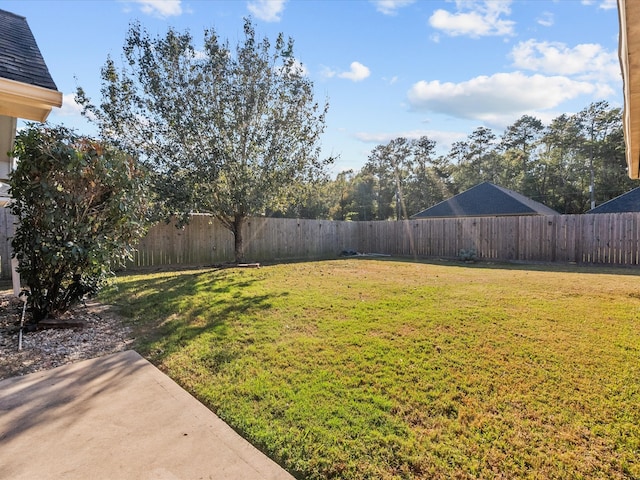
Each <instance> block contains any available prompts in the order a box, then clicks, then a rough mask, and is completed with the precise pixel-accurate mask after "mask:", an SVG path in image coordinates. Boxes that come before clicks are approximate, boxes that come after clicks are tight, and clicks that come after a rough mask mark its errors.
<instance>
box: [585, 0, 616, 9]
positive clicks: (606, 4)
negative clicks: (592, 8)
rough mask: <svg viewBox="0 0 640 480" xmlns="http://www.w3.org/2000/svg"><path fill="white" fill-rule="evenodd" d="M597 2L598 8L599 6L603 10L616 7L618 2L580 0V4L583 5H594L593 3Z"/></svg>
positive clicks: (612, 0) (613, 0)
mask: <svg viewBox="0 0 640 480" xmlns="http://www.w3.org/2000/svg"><path fill="white" fill-rule="evenodd" d="M596 3H597V4H598V8H601V9H603V10H611V9H612V8H618V3H617V0H599V1H597V2H596V0H582V4H583V5H587V6H588V5H594V4H596Z"/></svg>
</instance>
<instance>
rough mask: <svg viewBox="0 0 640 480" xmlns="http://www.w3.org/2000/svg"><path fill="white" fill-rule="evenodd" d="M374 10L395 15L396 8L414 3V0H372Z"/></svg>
mask: <svg viewBox="0 0 640 480" xmlns="http://www.w3.org/2000/svg"><path fill="white" fill-rule="evenodd" d="M373 3H374V5H375V6H376V10H377V11H379V12H380V13H383V14H385V15H397V13H398V10H399V9H400V8H402V7H406V6H409V5H411V4H412V3H415V0H373Z"/></svg>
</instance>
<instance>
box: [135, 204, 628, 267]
mask: <svg viewBox="0 0 640 480" xmlns="http://www.w3.org/2000/svg"><path fill="white" fill-rule="evenodd" d="M244 239H245V254H246V258H247V260H251V261H263V262H264V261H278V260H296V259H321V258H335V257H336V256H338V255H339V254H340V253H341V252H342V251H344V250H355V251H358V252H361V253H382V254H389V255H402V256H416V257H442V258H455V257H457V256H458V255H459V253H460V250H463V249H464V250H470V249H474V250H475V251H476V253H477V256H478V258H480V259H485V260H504V261H523V262H527V261H529V262H561V263H567V262H575V263H592V264H608V265H639V264H640V213H617V214H597V215H557V216H523V217H478V218H441V219H424V220H422V219H421V220H406V221H398V222H391V221H389V222H387V221H373V222H338V221H329V220H300V219H282V218H250V219H248V220H247V224H246V228H245V232H244ZM233 257H234V255H233V236H232V235H231V233H230V232H229V231H228V230H227V229H225V228H224V227H223V226H222V225H221V224H220V223H219V222H217V221H216V220H215V219H213V218H212V217H209V216H205V215H196V216H194V217H193V218H192V221H191V222H190V224H189V225H188V226H186V227H185V228H184V229H176V228H175V226H173V225H157V226H155V227H154V228H152V229H151V231H150V232H149V234H148V235H147V236H146V237H145V238H144V239H143V240H142V241H141V243H140V245H139V247H138V252H137V254H136V257H135V259H134V262H133V264H134V265H135V266H137V267H151V266H163V265H211V264H216V263H223V262H230V261H233Z"/></svg>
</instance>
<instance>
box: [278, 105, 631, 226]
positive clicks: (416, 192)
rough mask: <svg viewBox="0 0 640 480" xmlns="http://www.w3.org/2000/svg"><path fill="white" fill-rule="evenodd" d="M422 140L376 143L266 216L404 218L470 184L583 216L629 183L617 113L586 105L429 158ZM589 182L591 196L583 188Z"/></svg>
mask: <svg viewBox="0 0 640 480" xmlns="http://www.w3.org/2000/svg"><path fill="white" fill-rule="evenodd" d="M435 151H436V143H435V142H434V141H433V140H431V139H429V138H427V137H422V138H419V139H407V138H402V137H401V138H396V139H394V140H391V141H390V142H389V143H387V144H386V145H378V146H376V147H375V148H374V149H373V150H372V151H371V153H370V155H369V158H368V160H367V162H366V164H365V165H364V166H363V167H362V169H361V170H359V171H353V170H349V171H345V172H341V173H340V174H338V175H337V177H336V178H335V179H328V178H327V179H326V180H325V181H324V182H323V183H322V184H321V185H315V188H309V189H308V191H307V192H306V193H305V195H303V196H302V197H300V199H299V200H298V202H297V203H296V204H294V205H290V206H289V207H288V208H286V209H283V210H279V211H271V212H266V213H267V215H271V216H293V217H301V218H328V219H334V220H389V219H405V218H409V217H410V216H411V215H413V214H415V213H418V212H419V211H421V210H424V209H425V208H428V207H430V206H432V205H435V204H436V203H438V202H440V201H442V200H446V199H447V198H450V197H451V196H453V195H456V194H458V193H460V192H463V191H465V190H467V189H469V188H471V187H473V186H474V185H477V184H478V183H481V182H484V181H488V182H491V183H494V184H496V185H500V186H502V187H505V188H509V189H511V190H514V191H516V192H519V193H521V194H523V195H525V196H527V197H529V198H531V199H533V200H536V201H538V202H541V203H543V204H545V205H547V206H548V207H551V208H553V209H554V210H556V211H558V212H559V213H563V214H577V213H584V212H586V211H588V210H589V209H590V208H591V204H592V201H593V202H594V203H595V204H596V205H599V204H601V203H603V202H605V201H607V200H610V199H612V198H614V197H617V196H618V195H621V194H623V193H625V192H627V191H629V190H631V189H633V188H635V187H636V186H638V184H637V182H634V181H632V180H631V179H629V177H628V175H627V166H626V159H625V144H624V136H623V129H622V111H621V109H620V108H611V107H610V106H609V104H608V103H607V102H604V101H602V102H597V103H592V104H591V105H589V106H588V107H587V108H585V109H583V110H582V111H580V112H578V113H576V114H574V115H565V114H563V115H560V116H559V117H557V118H555V119H553V120H552V122H551V123H550V124H549V125H544V124H543V123H542V121H540V120H539V119H538V118H535V117H533V116H530V115H524V116H522V117H521V118H519V119H518V120H517V121H516V122H514V123H513V124H512V125H510V126H508V127H507V128H506V129H505V131H504V133H503V134H502V135H501V136H499V137H498V136H496V135H495V134H494V133H493V131H492V130H490V129H488V128H486V127H478V128H477V129H476V130H474V131H473V132H472V133H471V134H470V135H469V136H468V137H467V138H466V139H465V140H462V141H459V142H455V143H454V144H453V145H452V146H451V149H450V151H449V152H448V153H447V154H446V155H436V153H435ZM592 179H593V180H592ZM592 184H593V193H592V191H591V185H592Z"/></svg>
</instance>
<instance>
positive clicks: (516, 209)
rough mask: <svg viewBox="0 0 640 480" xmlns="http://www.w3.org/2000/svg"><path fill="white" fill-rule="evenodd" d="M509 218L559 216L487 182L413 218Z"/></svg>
mask: <svg viewBox="0 0 640 480" xmlns="http://www.w3.org/2000/svg"><path fill="white" fill-rule="evenodd" d="M506 215H558V212H556V211H555V210H552V209H551V208H549V207H547V206H545V205H543V204H541V203H539V202H536V201H534V200H531V199H530V198H527V197H525V196H524V195H521V194H519V193H518V192H514V191H513V190H509V189H507V188H503V187H499V186H498V185H494V184H493V183H489V182H484V183H480V184H478V185H476V186H475V187H472V188H470V189H469V190H466V191H464V192H462V193H459V194H458V195H456V196H454V197H451V198H450V199H448V200H445V201H443V202H440V203H438V204H436V205H434V206H433V207H430V208H427V209H426V210H423V211H421V212H419V213H416V214H415V215H413V216H412V217H411V218H438V217H494V216H506Z"/></svg>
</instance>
